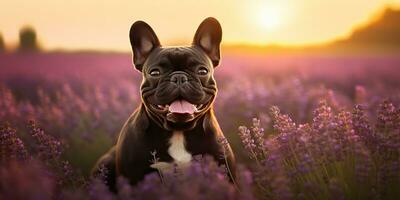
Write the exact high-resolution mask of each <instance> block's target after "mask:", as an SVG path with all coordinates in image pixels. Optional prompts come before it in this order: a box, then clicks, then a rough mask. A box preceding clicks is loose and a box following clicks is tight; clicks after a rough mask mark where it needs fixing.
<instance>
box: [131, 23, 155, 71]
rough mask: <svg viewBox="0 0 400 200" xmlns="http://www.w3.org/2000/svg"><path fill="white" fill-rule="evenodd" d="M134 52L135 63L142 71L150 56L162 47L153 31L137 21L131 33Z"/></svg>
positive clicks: (145, 24)
mask: <svg viewBox="0 0 400 200" xmlns="http://www.w3.org/2000/svg"><path fill="white" fill-rule="evenodd" d="M129 39H130V41H131V46H132V51H133V63H134V64H135V67H136V69H137V70H139V71H142V67H143V64H144V62H145V61H146V59H147V57H148V56H149V54H150V53H151V52H152V51H153V50H154V49H155V48H157V47H159V46H161V45H160V41H159V40H158V38H157V35H156V33H155V32H154V31H153V29H152V28H151V27H150V26H149V25H148V24H147V23H146V22H144V21H136V22H135V23H133V24H132V26H131V30H130V31H129Z"/></svg>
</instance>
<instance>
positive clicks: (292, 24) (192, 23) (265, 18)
mask: <svg viewBox="0 0 400 200" xmlns="http://www.w3.org/2000/svg"><path fill="white" fill-rule="evenodd" d="M386 5H391V6H395V7H399V6H400V0H335V1H332V0H264V1H261V0H214V1H213V0H201V1H199V0H185V1H178V0H152V1H145V0H141V1H136V0H115V1H112V0H107V1H106V0H68V1H62V0H34V1H33V0H1V1H0V34H2V36H3V38H4V40H5V41H6V43H7V45H8V46H9V47H10V46H15V45H16V44H17V41H18V31H19V29H20V28H21V27H22V26H24V25H31V26H33V27H34V28H35V29H36V31H37V33H38V37H39V40H40V42H41V44H42V46H43V47H44V48H45V49H69V50H74V49H98V50H117V51H128V50H129V49H130V46H129V39H128V31H129V28H130V25H131V24H132V23H133V22H134V21H136V20H144V21H146V22H147V23H149V24H150V25H151V26H152V27H153V29H154V30H155V31H156V33H157V35H158V36H159V38H160V40H161V43H162V44H186V43H190V42H191V39H192V37H193V34H194V32H195V31H196V28H197V26H198V25H199V23H200V22H201V21H202V20H203V19H204V18H205V17H208V16H213V17H216V18H217V19H218V20H219V21H220V22H221V24H222V28H223V32H224V36H223V42H224V43H225V44H232V43H235V44H237V43H249V44H257V45H264V44H280V45H304V44H314V43H321V42H326V41H329V40H332V39H335V38H337V37H344V36H346V35H348V34H349V33H350V32H351V29H352V28H354V27H355V26H357V25H360V24H363V23H366V22H368V21H369V20H371V17H373V16H374V15H377V14H378V13H379V11H380V10H382V9H383V8H384V7H385V6H386Z"/></svg>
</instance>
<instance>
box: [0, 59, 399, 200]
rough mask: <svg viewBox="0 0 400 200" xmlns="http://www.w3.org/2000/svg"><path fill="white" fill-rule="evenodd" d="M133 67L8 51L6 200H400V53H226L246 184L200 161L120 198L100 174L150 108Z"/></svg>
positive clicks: (1, 185) (228, 131) (224, 106)
mask: <svg viewBox="0 0 400 200" xmlns="http://www.w3.org/2000/svg"><path fill="white" fill-rule="evenodd" d="M131 60H132V58H131V55H130V54H122V53H92V52H80V53H61V52H59V53H57V52H54V53H15V54H6V53H4V54H1V53H0V125H1V127H0V143H1V144H0V199H135V200H136V199H316V200H317V199H335V200H336V199H399V198H400V190H399V189H400V87H399V86H400V56H398V55H300V54H291V55H278V54H276V55H274V54H268V55H261V54H248V55H243V54H235V53H227V54H224V56H223V59H222V63H221V65H220V66H218V68H217V69H216V74H215V77H216V79H217V81H218V87H219V91H218V96H217V99H216V102H215V111H216V115H217V117H218V121H219V123H220V125H221V128H222V130H223V131H224V133H225V135H226V136H227V140H228V141H229V143H231V145H232V147H233V150H234V152H235V154H236V156H237V160H238V163H239V167H238V171H237V176H238V177H237V179H236V181H235V182H234V183H230V182H229V181H228V178H227V177H226V175H225V174H226V169H225V168H224V167H223V166H217V165H216V164H215V163H214V162H213V160H211V159H210V158H208V157H196V158H195V160H194V162H193V165H191V166H190V167H188V168H187V169H176V170H175V171H174V172H171V173H165V174H157V173H155V174H150V175H148V176H147V177H146V179H145V180H144V181H143V182H141V183H140V184H139V185H137V186H135V187H131V186H130V185H129V184H128V183H127V181H126V180H125V179H124V178H122V177H121V178H119V180H118V188H119V192H118V193H117V194H115V193H111V192H109V191H108V190H107V187H106V186H105V184H104V183H103V182H101V181H99V180H98V179H96V178H93V177H92V178H90V177H89V172H90V170H91V167H92V166H93V165H94V163H95V161H96V160H97V159H98V158H99V157H100V156H101V155H102V154H103V153H104V152H105V151H107V150H108V149H109V148H110V146H112V145H113V143H114V142H115V140H116V136H117V134H118V132H119V130H120V129H121V127H122V125H123V123H124V122H125V120H126V119H127V118H128V116H129V115H130V114H131V113H132V112H133V110H134V109H135V108H136V106H137V105H139V103H140V96H139V90H138V89H139V84H140V79H141V75H140V74H139V72H138V71H136V70H134V68H133V66H132V64H131ZM221 142H222V143H224V142H226V141H221ZM150 153H151V152H149V154H150ZM154 157H155V160H156V157H157V155H156V154H154ZM101 176H107V171H104V173H103V174H101Z"/></svg>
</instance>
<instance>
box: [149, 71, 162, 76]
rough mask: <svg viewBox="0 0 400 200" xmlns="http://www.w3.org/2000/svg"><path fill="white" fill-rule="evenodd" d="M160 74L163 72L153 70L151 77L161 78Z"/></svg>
mask: <svg viewBox="0 0 400 200" xmlns="http://www.w3.org/2000/svg"><path fill="white" fill-rule="evenodd" d="M160 74H161V72H160V70H158V69H152V70H151V71H150V76H159V75H160Z"/></svg>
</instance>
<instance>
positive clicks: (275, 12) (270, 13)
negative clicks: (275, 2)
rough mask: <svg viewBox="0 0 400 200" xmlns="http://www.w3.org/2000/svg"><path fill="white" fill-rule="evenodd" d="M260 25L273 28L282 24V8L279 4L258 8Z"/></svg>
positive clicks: (267, 28)
mask: <svg viewBox="0 0 400 200" xmlns="http://www.w3.org/2000/svg"><path fill="white" fill-rule="evenodd" d="M256 18H257V23H258V25H259V26H260V27H261V28H263V29H266V30H272V29H275V28H277V27H279V26H280V25H281V24H282V22H283V21H282V20H283V19H282V18H283V16H282V10H281V9H280V8H279V7H277V6H264V7H260V8H258V9H257V12H256Z"/></svg>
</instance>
